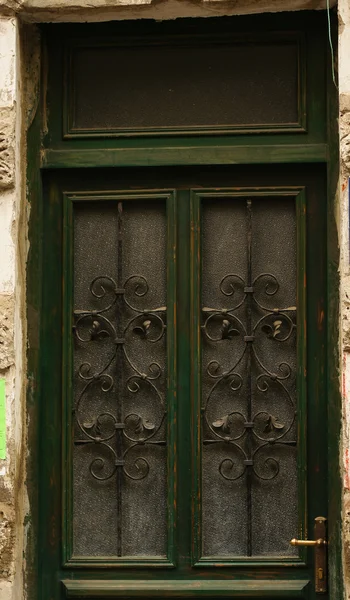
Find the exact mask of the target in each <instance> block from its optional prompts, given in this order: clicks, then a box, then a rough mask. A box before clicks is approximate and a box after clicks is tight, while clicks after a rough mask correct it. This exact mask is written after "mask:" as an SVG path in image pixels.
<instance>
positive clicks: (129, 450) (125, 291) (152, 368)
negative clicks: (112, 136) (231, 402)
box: [73, 202, 167, 556]
mask: <svg viewBox="0 0 350 600" xmlns="http://www.w3.org/2000/svg"><path fill="white" fill-rule="evenodd" d="M122 234H123V227H122V203H121V202H119V203H118V250H117V265H118V274H117V275H118V276H117V280H115V279H113V278H112V277H110V276H108V275H101V276H98V277H95V278H94V279H93V280H92V281H91V283H90V286H89V289H90V293H91V299H92V305H93V306H98V305H99V304H100V305H101V306H98V308H93V309H86V310H84V309H79V310H75V311H74V326H73V334H74V337H75V340H76V343H77V344H78V346H79V348H80V353H81V349H82V348H83V347H84V346H85V345H88V346H89V348H90V350H89V353H88V356H89V357H91V354H93V356H94V358H96V362H95V365H96V364H98V363H99V362H100V361H101V359H100V355H99V348H98V346H97V345H96V344H97V343H98V342H103V343H104V342H105V345H106V346H107V354H108V352H109V349H110V355H109V356H108V358H106V359H105V360H104V364H103V365H102V366H101V364H100V365H99V367H98V368H97V367H96V366H95V367H94V366H93V364H92V362H93V361H91V358H90V360H89V361H84V362H82V363H81V364H80V365H78V367H77V369H76V370H77V377H78V380H79V381H80V383H81V384H82V387H81V389H80V390H79V392H78V394H77V397H76V399H75V406H74V409H73V414H74V430H75V438H74V444H75V445H86V444H87V445H94V446H95V447H96V454H97V455H96V456H95V457H94V458H93V459H92V460H91V462H90V465H89V471H90V474H91V476H92V477H93V478H94V479H95V480H96V481H101V482H102V481H106V480H109V479H111V478H112V477H113V476H114V475H116V498H117V505H118V511H117V512H118V521H119V525H118V532H117V538H118V556H121V555H122V542H121V522H122V519H121V512H122V486H123V478H124V477H125V478H127V479H129V480H134V481H138V480H142V479H145V478H146V477H147V475H148V474H149V472H150V463H149V460H148V458H147V452H144V450H145V449H147V448H148V449H150V448H151V447H156V446H165V445H166V439H164V438H165V437H166V431H165V427H164V423H165V420H166V414H167V412H166V406H165V402H164V394H163V393H162V385H161V384H160V381H161V378H162V376H163V375H164V368H162V366H161V364H159V362H157V361H151V362H150V363H149V364H148V366H147V368H146V369H145V367H139V365H138V364H137V356H136V357H135V356H134V354H135V352H134V353H133V352H132V347H133V343H135V340H139V341H140V340H143V341H144V342H143V341H142V342H141V343H147V344H157V343H158V342H160V340H162V338H163V337H164V335H165V333H166V306H159V307H155V308H151V307H147V306H143V301H144V299H145V298H146V297H147V294H148V292H149V284H148V282H147V280H146V278H145V277H144V276H143V275H131V276H129V277H127V278H126V279H125V280H124V281H123V272H122V271H123V256H122V251H123V245H122ZM91 344H94V345H96V349H95V351H93V350H92V349H91ZM143 362H144V360H143ZM94 386H99V390H100V391H102V392H103V393H108V392H110V393H111V394H112V396H111V398H112V401H111V405H112V406H113V408H112V409H109V410H102V411H101V412H100V411H99V409H98V408H97V409H96V408H95V406H93V408H92V409H91V399H92V404H93V405H94V400H93V399H94V390H96V387H94ZM127 394H135V395H137V394H143V395H144V396H145V397H147V398H150V395H151V396H152V398H153V402H156V403H157V406H158V409H157V411H156V412H157V419H156V422H153V421H154V419H147V418H145V415H144V414H139V413H138V412H137V411H135V410H133V409H131V410H130V412H127V410H125V409H126V406H125V404H126V403H125V402H124V400H125V398H126V395H127ZM89 403H90V404H89ZM87 406H90V408H89V409H87V408H86V407H87ZM96 406H98V402H97V404H96ZM94 410H96V411H98V414H94V416H93V417H91V414H92V413H93V412H94Z"/></svg>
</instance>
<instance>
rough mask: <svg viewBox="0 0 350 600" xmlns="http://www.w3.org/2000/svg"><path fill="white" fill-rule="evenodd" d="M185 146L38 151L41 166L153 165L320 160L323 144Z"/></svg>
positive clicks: (319, 161)
mask: <svg viewBox="0 0 350 600" xmlns="http://www.w3.org/2000/svg"><path fill="white" fill-rule="evenodd" d="M205 141H206V140H203V144H202V145H199V144H197V145H194V142H193V140H191V142H190V143H189V144H187V145H186V146H178V145H176V144H174V145H173V146H171V147H165V146H164V147H157V148H148V147H147V146H145V147H143V148H133V149H130V148H125V149H121V148H105V149H103V150H102V149H98V150H91V149H79V148H77V149H67V150H66V149H64V148H63V149H62V150H61V149H60V150H56V149H50V148H49V149H47V150H44V152H43V155H42V168H44V169H52V168H55V169H74V168H81V167H83V168H85V169H86V168H91V167H154V166H157V165H162V166H168V165H169V166H175V165H179V166H181V165H236V164H270V163H278V164H281V163H282V164H283V163H302V164H303V163H306V162H310V163H324V162H325V161H326V160H327V146H326V144H308V145H302V144H295V143H291V144H289V145H287V144H285V145H276V144H274V145H272V144H271V145H267V144H264V145H258V144H255V145H253V144H252V145H250V146H247V145H244V146H243V145H239V144H238V143H237V144H235V145H232V142H231V145H225V144H224V143H221V142H220V144H217V142H216V144H214V143H213V142H211V144H210V145H209V144H208V142H207V144H206V145H205V144H204V142H205Z"/></svg>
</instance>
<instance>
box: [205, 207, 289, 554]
mask: <svg viewBox="0 0 350 600" xmlns="http://www.w3.org/2000/svg"><path fill="white" fill-rule="evenodd" d="M296 277H297V274H296V214H295V203H294V199H283V198H275V199H269V198H260V199H259V198H253V199H236V198H226V199H213V200H208V201H205V202H203V206H202V407H203V425H202V439H203V458H202V497H203V506H202V523H203V526H202V531H203V536H202V553H203V556H207V557H209V556H211V557H213V556H216V557H220V556H221V557H226V558H230V557H276V558H279V557H293V556H295V555H296V550H295V549H294V548H292V547H291V546H290V545H289V543H288V542H289V540H290V539H291V538H292V537H293V535H294V532H295V531H296V530H297V515H298V504H297V452H296V450H297V448H296V439H297V437H296V436H297V428H296V407H297V390H296V372H297V364H296Z"/></svg>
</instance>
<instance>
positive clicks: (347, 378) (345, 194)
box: [338, 0, 350, 598]
mask: <svg viewBox="0 0 350 600" xmlns="http://www.w3.org/2000/svg"><path fill="white" fill-rule="evenodd" d="M338 13H339V137H340V194H339V195H340V206H339V231H340V254H341V264H340V275H341V278H340V280H341V306H340V314H341V351H342V373H341V376H342V399H343V439H342V446H341V450H340V452H341V456H340V460H341V464H342V476H343V482H344V487H343V523H342V526H343V568H344V573H345V590H346V596H347V597H348V598H350V249H349V242H350V239H349V177H350V3H349V2H348V1H347V0H340V2H339V5H338Z"/></svg>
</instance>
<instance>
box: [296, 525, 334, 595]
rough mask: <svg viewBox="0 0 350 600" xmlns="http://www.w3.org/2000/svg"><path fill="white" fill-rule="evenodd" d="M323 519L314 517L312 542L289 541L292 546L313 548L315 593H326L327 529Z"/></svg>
mask: <svg viewBox="0 0 350 600" xmlns="http://www.w3.org/2000/svg"><path fill="white" fill-rule="evenodd" d="M326 521H327V520H326V519H325V517H316V519H315V527H314V535H315V539H314V540H297V539H296V538H293V539H292V540H290V544H291V545H292V546H313V547H314V548H315V592H316V594H325V593H326V592H327V587H328V586H327V583H328V582H327V579H328V577H327V545H328V543H327V529H326Z"/></svg>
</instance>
